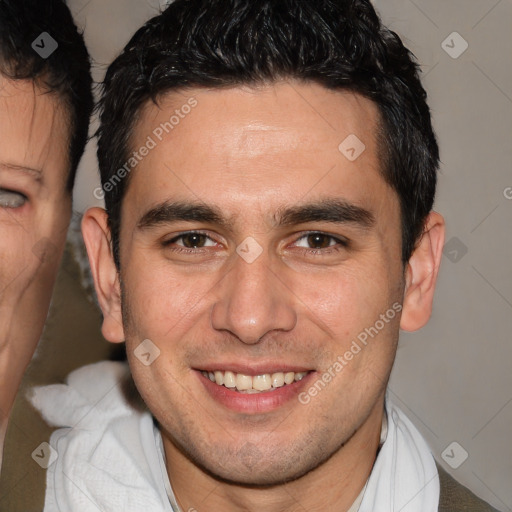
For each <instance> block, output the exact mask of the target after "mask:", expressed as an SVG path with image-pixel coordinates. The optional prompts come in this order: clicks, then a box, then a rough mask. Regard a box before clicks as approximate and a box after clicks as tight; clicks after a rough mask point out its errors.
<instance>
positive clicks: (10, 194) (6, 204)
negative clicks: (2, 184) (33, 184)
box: [0, 188, 27, 208]
mask: <svg viewBox="0 0 512 512" xmlns="http://www.w3.org/2000/svg"><path fill="white" fill-rule="evenodd" d="M26 201H27V196H26V195H24V194H22V193H21V192H14V191H12V190H6V189H4V188H0V208H20V207H21V206H23V205H24V204H25V203H26Z"/></svg>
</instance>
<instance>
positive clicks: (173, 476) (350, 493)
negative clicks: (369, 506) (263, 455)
mask: <svg viewBox="0 0 512 512" xmlns="http://www.w3.org/2000/svg"><path fill="white" fill-rule="evenodd" d="M383 412H384V397H383V396H382V397H381V399H380V400H379V401H378V403H377V404H376V405H375V407H374V408H373V409H372V412H371V413H370V415H369V417H368V418H367V419H366V420H365V421H364V422H363V424H362V425H361V426H360V427H359V428H358V429H357V430H356V432H355V433H354V435H353V436H352V437H351V438H350V439H349V440H348V441H347V442H346V443H345V444H344V445H343V446H342V447H341V448H339V449H338V450H337V451H336V452H335V453H334V454H333V455H332V456H331V457H330V458H329V459H328V460H327V461H326V462H324V463H323V464H321V465H320V466H318V467H317V468H316V469H314V470H313V471H310V472H309V473H307V474H306V475H304V476H303V477H301V478H299V479H297V480H295V481H293V482H289V483H287V484H285V485H277V486H274V487H265V488H249V487H246V486H239V485H235V484H230V483H226V482H223V481H219V480H218V479H215V478H214V477H213V476H211V475H209V474H207V473H205V472H204V471H203V470H202V469H200V468H198V467H197V466H196V465H195V464H194V463H192V462H191V461H190V460H189V459H188V458H186V457H185V456H184V455H183V454H182V453H181V452H180V451H179V450H177V449H176V448H175V447H174V445H172V443H170V442H168V441H167V440H166V438H165V437H164V446H165V451H166V458H167V463H166V464H167V472H168V475H169V480H170V482H171V485H172V488H173V492H174V494H175V496H176V499H177V500H178V503H179V505H180V508H181V510H182V511H189V510H196V509H198V510H200V509H203V508H204V509H207V510H223V511H224V512H237V511H240V510H245V511H247V512H256V511H261V510H265V512H299V511H304V510H308V511H309V512H317V511H318V512H319V511H322V512H325V511H326V510H336V511H337V512H347V511H348V510H349V509H350V507H351V505H352V504H353V502H354V501H355V500H356V498H357V496H358V495H359V493H360V492H361V490H362V489H363V487H364V486H365V484H366V481H367V479H368V477H369V475H370V473H371V471H372V467H373V464H374V462H375V458H376V455H377V450H378V447H379V443H380V435H381V427H382V416H383Z"/></svg>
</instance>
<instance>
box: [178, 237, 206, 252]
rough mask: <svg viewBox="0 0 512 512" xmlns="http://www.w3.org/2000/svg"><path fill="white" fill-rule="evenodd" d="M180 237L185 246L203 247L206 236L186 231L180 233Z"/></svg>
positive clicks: (190, 247) (191, 247)
mask: <svg viewBox="0 0 512 512" xmlns="http://www.w3.org/2000/svg"><path fill="white" fill-rule="evenodd" d="M180 238H181V240H182V241H183V245H184V246H185V247H187V248H189V249H193V248H197V247H204V243H205V242H206V239H207V238H208V237H207V236H206V235H203V234H202V233H187V234H185V235H182V236H181V237H180Z"/></svg>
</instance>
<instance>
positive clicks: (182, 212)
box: [137, 199, 375, 232]
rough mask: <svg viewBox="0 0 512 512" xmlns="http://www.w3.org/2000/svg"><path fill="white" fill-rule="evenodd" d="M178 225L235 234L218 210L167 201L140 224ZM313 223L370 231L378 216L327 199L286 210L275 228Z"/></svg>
mask: <svg viewBox="0 0 512 512" xmlns="http://www.w3.org/2000/svg"><path fill="white" fill-rule="evenodd" d="M176 221H192V222H204V223H209V224H216V225H218V226H220V227H222V228H224V229H225V230H227V231H231V232H232V231H233V230H234V229H233V228H234V220H233V218H230V219H226V218H225V217H224V215H223V213H222V211H221V210H220V209H219V208H217V207H216V206H211V205H206V204H203V203H194V202H192V203H188V202H182V201H177V202H171V201H165V202H163V203H160V204H158V205H157V206H155V207H154V208H151V210H149V211H148V212H146V213H145V214H144V215H143V216H142V217H141V219H140V220H139V222H138V223H137V227H138V228H139V229H147V228H151V227H154V226H157V225H160V224H168V223H171V222H176ZM309 222H332V223H336V224H346V223H349V224H355V225H358V226H359V227H361V228H363V229H370V228H371V227H372V226H373V225H374V224H375V216H374V215H373V213H371V212H370V211H369V210H366V209H365V208H362V207H360V206H357V205H354V204H352V203H349V202H347V201H345V200H341V199H323V200H319V201H315V202H312V203H306V204H302V205H295V206H291V207H286V206H285V207H282V208H280V209H279V210H278V211H277V212H276V214H275V215H274V216H273V227H287V226H293V225H297V224H306V223H309Z"/></svg>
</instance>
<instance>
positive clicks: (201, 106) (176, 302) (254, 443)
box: [119, 84, 404, 484]
mask: <svg viewBox="0 0 512 512" xmlns="http://www.w3.org/2000/svg"><path fill="white" fill-rule="evenodd" d="M190 96H194V98H195V99H196V101H197V106H196V107H194V108H193V109H183V108H182V105H185V104H186V103H187V99H188V98H189V97H190ZM176 109H178V110H180V112H184V111H188V110H191V112H190V113H189V114H188V115H186V116H183V118H182V119H180V121H179V124H176V125H175V126H174V127H173V129H172V131H170V130H169V134H165V132H164V134H163V135H164V136H163V137H162V140H161V141H159V140H158V138H157V137H156V136H155V133H159V132H158V131H157V132H155V129H156V128H157V127H158V126H160V125H161V123H165V122H167V121H169V118H170V116H171V115H172V114H173V113H174V111H175V110H176ZM377 119H378V114H377V108H376V106H375V105H374V104H373V103H372V102H370V101H369V100H366V99H364V98H363V97H361V96H359V95H356V94H352V93H349V92H339V91H338V92H333V91H328V90H327V89H325V88H323V87H321V86H319V85H313V84H309V85H300V84H279V85H275V86H269V87H266V88H261V89H258V90H254V89H253V90H249V89H242V88H237V89H229V90H212V91H206V90H193V91H192V92H190V94H188V93H186V94H185V93H183V94H182V95H178V94H174V95H169V96H168V97H167V98H165V99H164V100H162V102H161V104H160V108H158V107H157V106H155V105H154V104H152V103H150V104H148V105H147V106H146V108H145V109H144V112H143V115H142V117H141V119H140V121H139V123H138V124H137V126H136V129H135V135H134V138H133V141H132V148H133V149H138V148H140V147H141V146H143V145H145V144H146V143H147V140H148V139H147V138H148V136H151V138H152V139H153V140H154V142H156V146H155V147H153V148H152V149H150V150H149V151H148V154H147V156H145V157H143V158H141V161H140V163H138V165H137V167H136V169H135V170H134V171H133V173H132V176H131V177H130V180H131V181H130V183H129V186H128V189H127V191H126V195H125V197H124V199H123V207H122V224H121V233H120V240H121V243H120V259H121V276H120V279H121V283H122V286H121V290H122V307H123V324H124V336H125V338H126V344H127V353H128V358H129V362H130V365H131V368H132V372H133V377H134V379H135V382H136V384H137V386H138V388H139V390H140V392H141V394H142V396H143V398H144V400H145V401H146V403H147V404H148V406H149V408H150V409H151V411H152V412H153V414H154V415H155V417H156V418H157V419H158V421H159V422H160V424H161V426H162V430H163V435H164V444H165V449H166V453H167V456H168V458H169V457H170V458H172V457H176V456H179V455H177V454H178V453H179V452H181V453H183V454H185V455H186V456H187V457H188V458H189V459H191V460H192V461H194V463H195V464H197V465H198V466H200V467H201V468H203V469H206V470H207V471H209V472H211V473H213V474H215V475H218V476H220V477H222V478H225V479H227V480H231V481H236V482H244V483H252V484H272V483H278V482H281V481H285V480H288V479H293V478H297V477H299V476H301V475H303V474H305V473H306V472H308V471H309V470H311V469H313V468H315V467H316V466H318V465H319V464H320V463H321V462H323V461H325V460H327V459H328V458H329V457H330V456H331V455H332V454H333V453H335V452H336V451H337V450H338V449H339V448H340V447H341V446H342V444H343V443H345V442H346V441H347V440H348V439H349V438H350V437H351V436H352V434H354V432H355V431H356V430H357V429H358V428H359V427H361V426H362V425H363V424H364V422H365V421H366V420H367V419H368V418H369V417H370V416H372V415H373V417H374V418H376V417H377V416H379V415H378V414H377V413H376V411H377V409H378V407H379V406H380V405H381V402H382V399H383V393H384V390H385V387H386V383H387V379H388V377H389V373H390V371H391V367H392V363H393V360H394V356H395V351H396V343H397V338H398V330H399V316H400V314H399V313H398V312H397V313H396V316H395V315H392V314H391V313H389V310H390V309H393V308H392V305H393V304H395V312H396V311H397V308H396V306H397V305H399V304H400V302H401V300H402V297H403V290H404V280H403V267H402V264H401V260H400V255H401V231H400V213H399V202H398V198H397V195H396V193H395V192H394V191H393V190H392V189H391V188H390V187H389V186H388V185H387V184H386V183H385V181H384V180H383V178H382V177H381V175H380V173H379V166H380V161H379V157H378V151H377V141H376V129H377ZM347 137H350V138H349V139H348V140H347V142H346V143H345V144H344V145H342V150H340V149H339V146H340V144H341V143H342V142H343V141H345V139H347ZM355 137H357V139H356V138H355ZM362 144H364V151H362V153H361V154H360V155H359V156H357V153H359V152H360V151H361V149H362V148H363V146H362ZM150 145H152V144H150ZM354 156H357V158H355V159H354ZM335 202H336V203H335ZM175 203H180V204H181V205H182V206H184V205H185V206H187V207H189V206H196V207H197V209H196V210H195V211H188V213H187V212H184V210H186V208H181V209H179V208H173V207H172V205H173V204H175ZM329 205H330V206H331V208H328V206H329ZM333 205H337V207H333ZM166 206H167V208H166ZM306 206H310V208H309V209H308V208H306ZM207 209H214V210H216V212H217V214H218V217H219V218H215V217H211V216H210V217H208V216H207V215H205V213H208V212H207ZM289 210H290V211H289ZM184 213H185V214H184ZM372 219H373V222H372ZM190 231H196V233H195V234H190V233H189V232H190ZM187 233H188V234H187ZM180 237H181V238H180ZM237 249H238V250H237ZM260 251H261V253H260ZM399 308H400V306H398V310H399ZM381 315H385V316H386V319H387V320H386V321H385V322H384V321H382V320H381V318H382V317H381ZM393 317H394V318H393ZM379 320H380V321H379ZM119 321H121V319H119ZM377 321H379V322H378V323H377V326H378V328H376V327H375V326H376V322H377ZM381 324H384V325H383V326H381ZM370 328H373V329H374V330H373V331H370V332H372V334H373V336H370V335H368V331H366V332H367V343H366V345H363V344H362V343H361V342H360V341H359V342H358V345H359V346H360V350H359V351H357V349H356V348H354V349H353V351H352V354H353V357H352V358H350V356H347V357H345V354H346V352H347V351H350V350H351V347H353V341H354V340H357V339H358V335H360V334H361V333H363V332H365V329H370ZM375 330H377V331H378V333H377V334H375ZM363 337H364V336H363ZM359 339H361V337H360V338H359ZM143 340H151V343H152V344H154V345H155V346H156V347H158V350H159V351H160V353H159V356H158V357H157V358H156V359H155V360H154V361H153V362H152V363H151V364H149V365H145V364H142V363H141V361H139V359H138V358H137V357H136V352H135V351H136V349H137V347H138V346H139V344H140V343H141V342H142V341H143ZM148 347H152V345H149V344H148V342H147V341H146V342H145V344H144V345H142V348H143V350H142V349H141V348H139V349H138V350H137V353H138V354H139V356H140V355H141V352H142V353H143V354H148V353H149V354H150V356H148V355H145V356H143V357H142V359H143V360H144V358H146V359H151V358H152V357H153V356H154V355H156V353H155V354H153V352H152V348H149V349H148ZM356 351H357V353H356ZM338 356H341V359H338ZM341 360H343V361H344V363H343V364H342V363H341V362H340V361H341ZM336 361H338V363H339V364H342V366H343V368H342V370H339V366H336V365H335V363H336ZM335 368H336V369H335ZM329 369H331V370H329ZM216 371H217V372H220V373H217V377H218V378H219V379H220V378H221V377H222V379H224V381H227V382H228V386H232V382H231V380H232V378H233V375H232V374H234V377H235V380H236V382H237V385H239V386H238V387H240V388H244V387H246V386H247V385H251V383H252V385H253V386H257V387H258V386H260V387H263V388H265V387H268V382H269V379H270V381H272V379H273V380H274V384H275V385H276V388H275V389H274V390H267V391H262V392H258V393H247V392H240V391H238V390H236V389H233V388H229V387H226V385H224V384H222V385H219V384H217V383H213V382H212V381H211V380H210V379H209V377H208V376H206V375H205V373H207V372H216ZM225 372H232V373H231V374H230V373H227V374H226V373H225ZM292 372H293V373H292ZM304 372H307V373H306V375H305V376H304V377H303V378H302V380H295V381H294V383H291V384H285V385H284V386H283V385H282V384H283V382H282V381H283V378H285V377H286V375H287V374H291V378H297V379H298V378H300V374H303V373H304ZM325 372H327V373H329V372H330V375H331V377H332V378H331V380H330V382H329V383H328V384H326V385H325V386H321V385H318V384H317V393H315V392H314V391H313V392H311V393H309V391H308V390H310V389H311V388H312V387H313V386H314V384H315V382H317V381H318V380H319V379H320V380H322V375H323V374H324V373H325ZM237 374H241V375H242V377H241V376H239V375H238V376H237ZM297 374H299V375H298V376H297ZM243 375H245V377H244V376H243ZM265 375H266V376H267V377H258V378H254V377H255V376H265ZM247 377H253V378H252V379H250V378H249V379H248V378H247ZM289 378H290V375H288V377H287V380H288V379H289ZM308 397H309V398H308ZM299 398H301V399H299ZM381 411H382V410H381V409H380V410H379V412H381ZM379 430H380V427H379Z"/></svg>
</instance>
